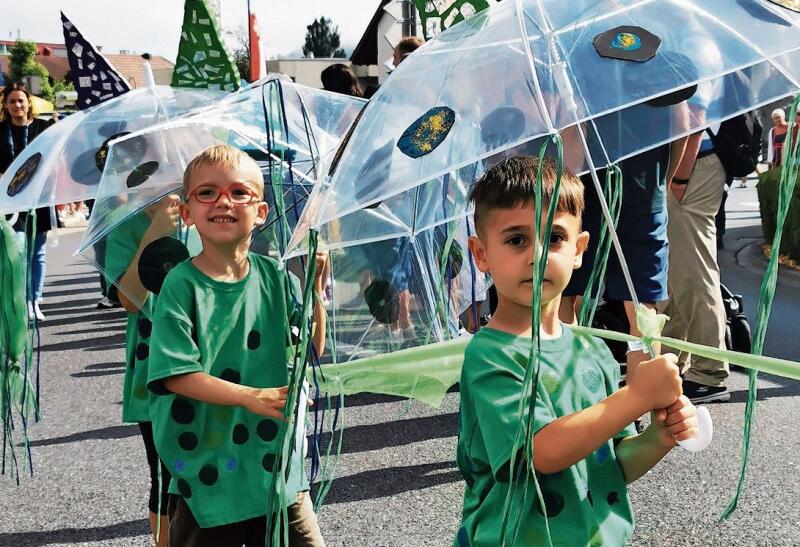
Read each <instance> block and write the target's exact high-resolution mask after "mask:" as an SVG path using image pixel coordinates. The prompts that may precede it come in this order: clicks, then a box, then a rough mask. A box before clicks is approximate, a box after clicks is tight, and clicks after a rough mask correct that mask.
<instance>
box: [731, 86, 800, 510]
mask: <svg viewBox="0 0 800 547" xmlns="http://www.w3.org/2000/svg"><path fill="white" fill-rule="evenodd" d="M798 104H800V95H798V96H797V97H795V99H794V101H793V102H792V108H791V110H790V112H789V127H790V128H791V127H794V122H795V120H797V108H798ZM795 138H796V137H795V132H794V131H792V130H790V131H787V133H786V142H785V143H784V151H785V156H784V158H783V167H782V168H781V183H780V189H779V191H778V218H777V222H776V224H775V237H774V239H773V240H772V253H771V254H770V257H769V263H768V264H767V269H766V271H765V272H764V277H763V279H762V280H761V291H760V293H759V298H758V307H757V309H756V329H755V333H754V334H753V346H752V349H751V352H752V353H753V355H761V354H762V353H763V351H764V339H765V338H766V335H767V325H768V323H769V315H770V312H771V311H772V302H773V300H774V299H775V289H776V288H777V284H778V255H779V254H780V253H779V252H778V251H779V249H780V248H781V237H782V236H783V228H784V225H785V223H786V216H787V214H788V213H789V205H790V203H791V200H792V196H793V195H794V187H795V184H796V182H797V175H798V167H800V157H799V156H800V154H799V153H798V152H800V150H798V146H797V145H798V143H797V142H795ZM748 376H749V377H748V389H747V404H746V406H745V411H744V429H743V434H742V469H741V471H740V473H739V484H738V485H737V486H736V493H735V494H734V496H733V499H731V501H730V502H729V503H728V506H727V507H726V508H725V511H723V513H722V515H721V516H720V521H723V520H726V519H728V518H729V517H730V516H731V515H732V514H733V513H734V511H736V507H737V506H738V504H739V498H740V497H741V495H742V493H743V492H744V485H745V481H746V478H747V463H748V461H749V456H750V434H751V431H752V427H753V420H754V418H755V412H756V395H757V389H758V385H757V377H758V373H757V370H756V369H753V368H751V369H750V370H749V371H748Z"/></svg>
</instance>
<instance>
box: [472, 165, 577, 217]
mask: <svg viewBox="0 0 800 547" xmlns="http://www.w3.org/2000/svg"><path fill="white" fill-rule="evenodd" d="M539 169H541V171H542V199H543V200H544V204H543V205H544V207H547V206H548V205H549V204H550V200H551V198H552V197H553V188H554V186H555V183H556V178H557V175H558V174H557V168H556V162H555V160H553V159H552V158H549V157H546V158H545V159H544V161H543V162H542V164H541V166H540V165H539V158H538V157H533V156H517V157H514V158H508V159H506V160H503V161H501V162H500V163H498V164H497V165H495V166H493V167H492V168H491V169H489V170H488V171H486V172H485V173H484V174H483V175H482V176H481V177H480V178H479V179H478V180H477V181H476V182H475V185H474V186H473V187H472V190H470V193H469V200H470V201H471V202H473V203H474V204H475V217H474V218H475V227H476V229H477V230H479V231H480V230H481V228H482V226H481V223H482V222H483V221H485V220H486V218H487V216H488V215H489V213H491V212H492V211H493V210H494V209H511V208H513V207H518V206H520V205H527V204H529V203H532V202H533V200H534V198H535V196H536V193H535V192H536V176H537V174H538V173H539ZM583 206H584V201H583V183H582V182H581V181H580V179H578V177H576V176H575V175H574V174H572V172H571V171H569V170H567V169H564V170H563V172H562V174H561V188H560V190H559V192H558V205H557V206H556V210H557V211H558V212H559V213H567V214H570V215H574V216H576V217H578V218H580V217H581V215H582V214H583ZM543 210H545V209H543Z"/></svg>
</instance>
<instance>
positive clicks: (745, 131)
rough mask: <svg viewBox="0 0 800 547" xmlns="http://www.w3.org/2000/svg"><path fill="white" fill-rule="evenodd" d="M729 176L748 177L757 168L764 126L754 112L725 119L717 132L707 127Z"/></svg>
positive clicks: (715, 149) (715, 151) (716, 152)
mask: <svg viewBox="0 0 800 547" xmlns="http://www.w3.org/2000/svg"><path fill="white" fill-rule="evenodd" d="M706 131H707V132H708V134H709V136H710V137H711V141H712V142H713V143H714V153H715V154H717V157H719V161H720V162H722V166H723V167H724V168H725V174H726V175H727V176H728V178H739V177H746V176H747V175H749V174H750V173H752V172H753V171H755V170H756V165H758V155H759V153H760V152H761V134H762V133H763V127H762V126H761V122H759V121H758V118H757V117H756V116H755V114H754V113H752V112H748V113H746V114H740V115H738V116H736V117H735V118H731V119H730V120H725V121H724V122H722V124H721V125H720V127H719V131H717V134H716V135H715V134H714V133H712V132H711V130H710V129H706Z"/></svg>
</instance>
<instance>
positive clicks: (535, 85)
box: [515, 0, 555, 133]
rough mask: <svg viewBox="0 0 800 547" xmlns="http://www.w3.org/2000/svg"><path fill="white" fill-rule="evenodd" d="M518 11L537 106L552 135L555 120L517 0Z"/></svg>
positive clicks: (520, 5) (518, 20)
mask: <svg viewBox="0 0 800 547" xmlns="http://www.w3.org/2000/svg"><path fill="white" fill-rule="evenodd" d="M515 7H516V10H517V22H518V23H519V30H520V34H521V36H522V45H523V46H524V47H525V53H527V59H528V67H529V68H530V70H531V77H532V78H533V89H534V93H535V97H536V102H537V106H538V107H539V112H540V115H541V116H542V118H544V121H545V122H547V129H548V133H552V132H554V131H555V127H554V126H553V120H551V119H550V113H549V112H548V111H547V106H546V105H545V102H544V96H543V95H542V88H541V86H540V85H539V77H538V76H537V74H536V67H535V66H534V62H533V51H531V43H530V41H529V40H528V32H527V31H526V30H525V19H524V17H523V14H524V10H523V9H522V0H517V3H516V6H515Z"/></svg>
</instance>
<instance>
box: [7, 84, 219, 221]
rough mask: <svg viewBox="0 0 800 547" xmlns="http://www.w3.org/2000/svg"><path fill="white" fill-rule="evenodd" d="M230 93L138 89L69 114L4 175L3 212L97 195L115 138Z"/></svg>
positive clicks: (26, 150) (28, 149)
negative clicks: (110, 144) (110, 146)
mask: <svg viewBox="0 0 800 547" xmlns="http://www.w3.org/2000/svg"><path fill="white" fill-rule="evenodd" d="M225 95H227V93H224V92H221V91H208V90H184V89H173V88H170V87H166V86H159V87H156V88H153V89H151V88H146V89H137V90H133V91H131V92H129V93H126V94H124V95H122V96H120V97H117V98H115V99H112V100H109V101H107V102H104V103H102V104H99V105H97V106H95V107H93V108H89V109H87V110H84V111H81V112H77V113H75V114H73V115H71V116H68V117H67V118H65V119H64V120H63V121H60V122H59V123H57V124H55V125H54V126H52V127H50V128H49V129H48V130H47V131H45V132H44V133H42V134H41V135H40V136H39V137H38V138H37V139H36V140H35V141H33V142H32V143H31V144H30V146H28V147H27V148H25V150H23V151H22V153H21V154H20V155H19V156H17V158H16V159H15V160H14V162H13V163H12V164H11V165H10V166H9V168H8V170H7V171H6V173H5V174H4V175H3V176H2V178H0V195H2V196H3V198H2V200H0V212H1V213H11V212H15V211H25V210H30V209H35V208H37V207H43V206H49V205H56V204H59V203H66V202H70V201H80V200H84V199H92V198H94V197H95V195H96V193H97V187H98V184H99V183H100V176H101V174H102V172H103V168H104V165H105V159H106V154H107V151H108V145H109V143H110V142H111V141H112V140H114V139H115V138H118V137H120V136H121V135H124V134H126V133H129V132H132V131H136V130H139V129H142V128H144V127H147V126H149V125H153V124H157V123H160V122H163V121H165V120H168V119H170V118H173V117H176V116H180V115H183V114H186V113H187V112H191V111H192V110H195V109H197V108H200V107H203V106H206V105H208V104H209V103H211V102H212V101H215V100H218V99H220V98H222V97H224V96H225Z"/></svg>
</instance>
